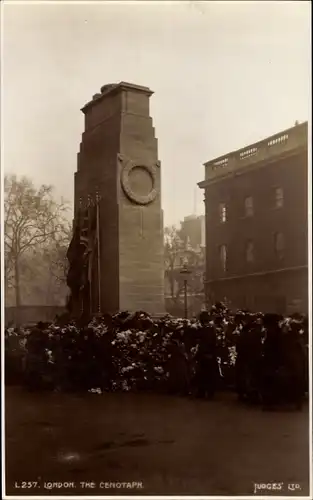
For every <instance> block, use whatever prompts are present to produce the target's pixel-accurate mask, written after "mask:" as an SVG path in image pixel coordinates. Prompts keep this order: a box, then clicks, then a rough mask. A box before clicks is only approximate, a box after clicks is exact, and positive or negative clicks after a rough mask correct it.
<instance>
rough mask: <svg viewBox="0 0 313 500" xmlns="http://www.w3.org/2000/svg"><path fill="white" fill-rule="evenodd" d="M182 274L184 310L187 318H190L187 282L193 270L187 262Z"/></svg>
mask: <svg viewBox="0 0 313 500" xmlns="http://www.w3.org/2000/svg"><path fill="white" fill-rule="evenodd" d="M180 274H182V275H183V276H184V311H185V319H187V318H188V303H187V284H188V279H187V277H188V275H189V274H191V271H189V269H188V268H187V264H186V263H185V264H184V265H183V267H182V269H181V271H180Z"/></svg>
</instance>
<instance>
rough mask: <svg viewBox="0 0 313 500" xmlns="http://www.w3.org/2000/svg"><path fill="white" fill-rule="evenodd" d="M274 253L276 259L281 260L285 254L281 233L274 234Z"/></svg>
mask: <svg viewBox="0 0 313 500" xmlns="http://www.w3.org/2000/svg"><path fill="white" fill-rule="evenodd" d="M275 252H276V256H277V257H278V259H282V258H283V257H284V254H285V238H284V235H283V233H276V234H275Z"/></svg>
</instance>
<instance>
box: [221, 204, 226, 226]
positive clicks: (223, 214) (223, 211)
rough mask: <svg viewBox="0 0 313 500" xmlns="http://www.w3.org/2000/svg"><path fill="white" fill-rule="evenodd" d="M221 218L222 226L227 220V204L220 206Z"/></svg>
mask: <svg viewBox="0 0 313 500" xmlns="http://www.w3.org/2000/svg"><path fill="white" fill-rule="evenodd" d="M219 218H220V222H221V223H222V224H223V223H224V222H226V220H227V209H226V204H225V203H220V205H219Z"/></svg>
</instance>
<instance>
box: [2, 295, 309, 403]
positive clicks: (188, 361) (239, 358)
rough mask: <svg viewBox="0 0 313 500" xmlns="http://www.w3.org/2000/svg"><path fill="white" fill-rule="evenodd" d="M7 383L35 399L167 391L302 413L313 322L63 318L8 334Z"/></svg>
mask: <svg viewBox="0 0 313 500" xmlns="http://www.w3.org/2000/svg"><path fill="white" fill-rule="evenodd" d="M5 348H6V364H5V367H6V383H8V384H10V383H11V384H12V383H22V384H25V385H26V386H27V388H29V389H31V390H41V389H50V390H60V391H70V392H72V391H92V392H98V393H102V392H105V391H118V390H121V391H160V392H166V393H170V394H176V395H182V396H183V395H184V396H194V397H199V398H206V399H212V398H214V395H215V393H216V392H217V391H220V390H229V389H231V390H235V391H237V394H238V398H239V399H240V400H241V401H246V402H250V403H252V404H262V405H263V407H264V408H269V409H270V408H273V407H275V406H276V405H280V404H287V403H288V404H291V405H293V406H294V407H295V408H298V409H301V406H302V402H303V400H304V396H305V393H306V392H307V391H308V320H307V317H304V316H301V315H294V316H293V317H288V318H284V317H281V316H279V315H276V314H262V313H249V312H246V311H236V312H232V311H230V310H229V309H228V308H227V307H226V306H225V305H224V304H221V303H219V304H216V305H215V306H213V307H212V309H211V310H210V311H208V312H205V311H203V312H202V313H201V314H200V316H199V318H197V319H196V318H194V319H192V320H183V319H175V318H172V317H170V316H165V317H164V318H161V319H158V320H155V319H153V318H151V317H150V316H149V315H148V314H146V313H144V312H141V311H140V312H137V313H135V314H130V313H128V312H121V313H119V314H116V315H113V316H109V315H106V316H103V317H101V318H100V317H98V318H94V319H92V320H91V321H88V322H86V321H84V322H83V323H80V322H74V321H67V320H66V321H65V318H59V319H57V320H56V321H55V322H53V323H51V324H43V323H39V324H37V325H36V327H28V328H27V327H24V328H8V329H7V330H6V332H5Z"/></svg>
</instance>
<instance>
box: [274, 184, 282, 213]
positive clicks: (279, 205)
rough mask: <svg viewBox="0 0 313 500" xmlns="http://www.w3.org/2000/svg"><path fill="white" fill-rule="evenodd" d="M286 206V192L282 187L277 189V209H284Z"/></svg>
mask: <svg viewBox="0 0 313 500" xmlns="http://www.w3.org/2000/svg"><path fill="white" fill-rule="evenodd" d="M283 206H284V190H283V188H281V187H278V188H275V207H276V208H282V207H283Z"/></svg>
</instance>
